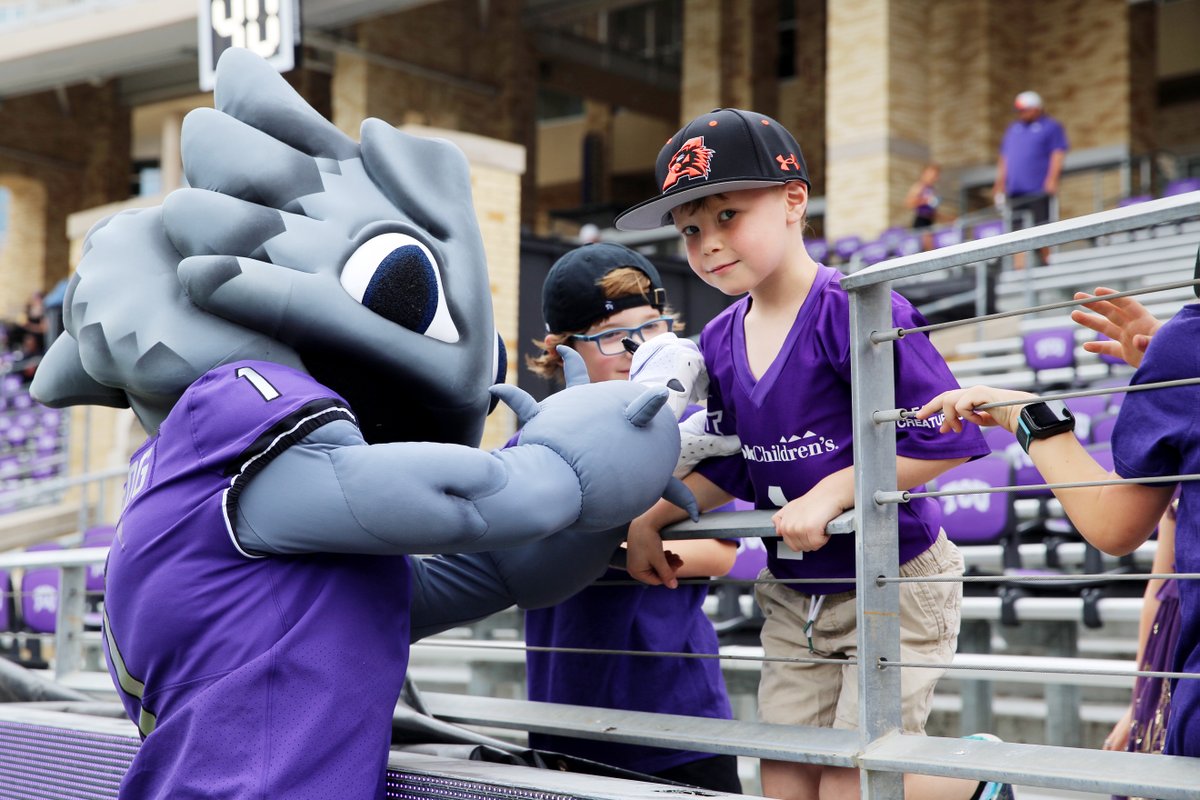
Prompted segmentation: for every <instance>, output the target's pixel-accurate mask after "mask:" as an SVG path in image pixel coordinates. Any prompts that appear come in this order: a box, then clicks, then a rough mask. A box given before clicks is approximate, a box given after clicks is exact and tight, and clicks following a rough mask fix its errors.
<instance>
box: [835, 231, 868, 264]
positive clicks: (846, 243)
mask: <svg viewBox="0 0 1200 800" xmlns="http://www.w3.org/2000/svg"><path fill="white" fill-rule="evenodd" d="M862 243H863V241H862V239H861V238H860V237H858V236H843V237H842V238H840V239H838V240H837V241H835V242H834V243H833V252H834V253H835V254H836V255H837V257H838V258H840V259H841V260H842V261H849V260H850V259H851V258H853V257H854V254H855V253H857V252H858V248H860V247H862Z"/></svg>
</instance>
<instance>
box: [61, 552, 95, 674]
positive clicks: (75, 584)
mask: <svg viewBox="0 0 1200 800" xmlns="http://www.w3.org/2000/svg"><path fill="white" fill-rule="evenodd" d="M86 575H87V567H86V566H82V565H80V566H69V567H62V573H61V581H60V583H59V586H58V613H57V617H56V620H55V626H54V675H55V677H56V678H58V679H60V680H61V679H62V678H63V677H64V676H66V675H70V674H72V673H74V672H78V671H79V670H80V669H82V667H83V611H84V587H85V583H84V581H85V576H86Z"/></svg>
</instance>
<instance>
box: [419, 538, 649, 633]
mask: <svg viewBox="0 0 1200 800" xmlns="http://www.w3.org/2000/svg"><path fill="white" fill-rule="evenodd" d="M624 540H625V527H624V526H622V527H620V528H612V529H610V530H607V531H602V532H594V531H592V532H587V533H583V532H579V531H575V530H568V531H564V532H563V533H560V534H559V535H557V536H552V537H550V538H548V539H543V540H542V541H540V542H536V543H534V544H528V545H524V546H521V547H514V548H511V549H508V550H500V551H496V552H489V553H468V554H464V555H446V556H430V557H428V558H414V559H413V560H412V574H413V584H412V585H413V593H412V606H411V608H412V639H413V640H414V641H415V640H417V639H421V638H423V637H425V636H432V635H433V634H435V633H440V632H442V631H445V630H448V629H450V628H453V627H457V626H459V625H466V624H468V623H470V622H474V621H475V620H478V619H482V618H483V617H486V616H488V615H489V614H494V613H496V612H497V611H501V610H503V609H505V608H508V607H509V606H512V605H517V606H520V607H521V608H544V607H546V606H552V605H556V604H558V603H561V602H563V601H564V600H566V599H567V598H569V597H570V596H571V595H573V594H575V593H576V592H578V591H579V590H580V589H582V588H583V587H585V586H587V585H588V584H590V583H592V582H593V581H595V580H596V579H598V578H599V577H601V576H602V575H603V574H604V572H605V570H606V569H607V568H608V564H609V561H610V559H611V558H612V555H613V552H614V551H615V550H616V549H617V548H618V547H619V546H620V544H621V542H623V541H624Z"/></svg>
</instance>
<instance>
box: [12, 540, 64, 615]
mask: <svg viewBox="0 0 1200 800" xmlns="http://www.w3.org/2000/svg"><path fill="white" fill-rule="evenodd" d="M26 549H27V550H28V551H30V552H32V551H35V550H60V549H62V545H60V544H58V543H57V542H42V543H41V544H35V545H32V546H30V547H28V548H26ZM59 582H60V577H59V570H58V567H35V568H33V569H27V570H25V575H24V576H23V577H22V578H21V617H22V618H23V619H24V620H25V628H26V630H29V631H31V632H33V633H54V629H55V627H56V623H57V617H58V587H59Z"/></svg>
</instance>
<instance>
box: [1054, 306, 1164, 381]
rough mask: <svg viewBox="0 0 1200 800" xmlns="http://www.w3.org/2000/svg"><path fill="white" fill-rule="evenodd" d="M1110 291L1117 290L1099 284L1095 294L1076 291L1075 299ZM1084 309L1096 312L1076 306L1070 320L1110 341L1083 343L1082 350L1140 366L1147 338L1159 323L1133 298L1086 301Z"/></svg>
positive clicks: (1159, 325) (1160, 325) (1149, 337)
mask: <svg viewBox="0 0 1200 800" xmlns="http://www.w3.org/2000/svg"><path fill="white" fill-rule="evenodd" d="M1110 294H1117V290H1116V289H1109V288H1107V287H1105V286H1100V287H1097V289H1096V292H1095V294H1088V293H1087V292H1076V293H1075V299H1076V300H1083V299H1086V298H1088V297H1103V296H1104V295H1110ZM1084 308H1087V309H1090V310H1091V311H1094V312H1095V313H1093V314H1089V313H1087V312H1086V311H1082V310H1079V309H1076V310H1075V311H1072V312H1071V319H1072V320H1074V321H1075V322H1076V323H1078V324H1080V325H1082V326H1084V327H1085V328H1091V329H1092V330H1094V331H1095V332H1096V333H1099V334H1102V335H1104V336H1107V337H1108V339H1109V340H1110V341H1103V340H1101V341H1097V342H1084V345H1083V349H1084V350H1087V351H1088V352H1089V353H1097V354H1099V355H1107V356H1112V357H1114V358H1120V359H1122V360H1124V361H1125V363H1127V364H1129V366H1131V367H1137V366H1140V365H1141V363H1142V356H1144V355H1145V353H1146V348H1147V347H1148V346H1149V345H1150V339H1151V337H1153V336H1154V334H1155V333H1156V332H1157V331H1158V329H1159V328H1161V327H1162V322H1161V321H1159V320H1158V319H1157V318H1156V317H1155V316H1154V315H1153V314H1151V313H1150V311H1149V309H1147V308H1146V307H1145V306H1144V305H1142V304H1141V303H1139V302H1138V301H1137V300H1134V299H1133V298H1132V297H1118V298H1116V299H1115V300H1097V301H1096V302H1094V303H1085V304H1084Z"/></svg>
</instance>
